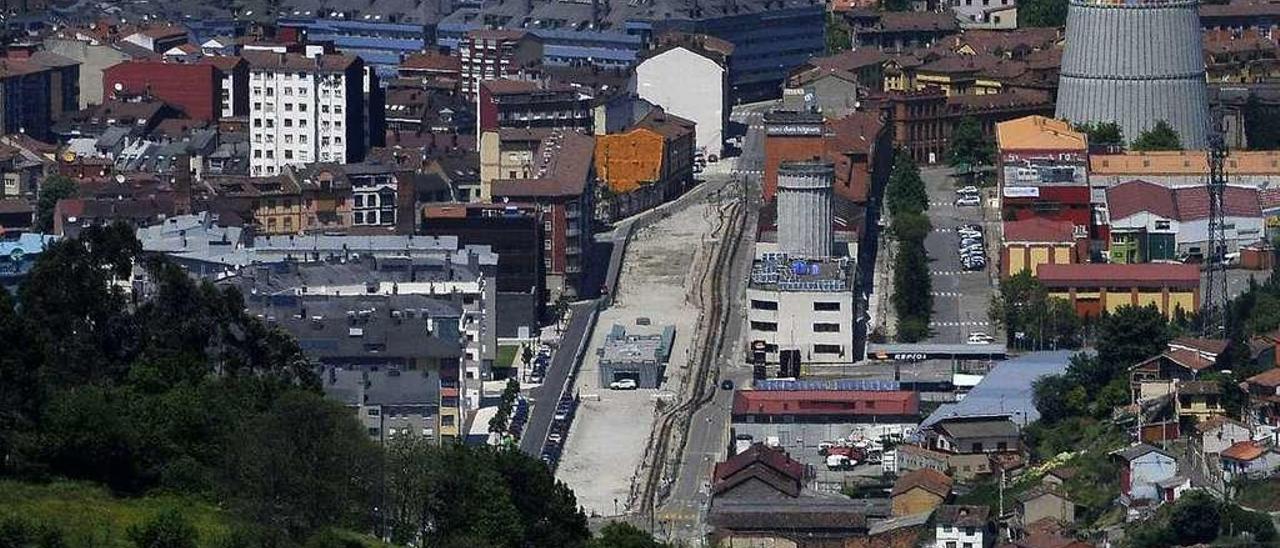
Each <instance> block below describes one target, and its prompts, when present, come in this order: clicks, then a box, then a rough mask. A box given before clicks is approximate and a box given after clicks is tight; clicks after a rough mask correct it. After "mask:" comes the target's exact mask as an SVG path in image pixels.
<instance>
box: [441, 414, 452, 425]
mask: <svg viewBox="0 0 1280 548" xmlns="http://www.w3.org/2000/svg"><path fill="white" fill-rule="evenodd" d="M440 426H453V415H441V416H440Z"/></svg>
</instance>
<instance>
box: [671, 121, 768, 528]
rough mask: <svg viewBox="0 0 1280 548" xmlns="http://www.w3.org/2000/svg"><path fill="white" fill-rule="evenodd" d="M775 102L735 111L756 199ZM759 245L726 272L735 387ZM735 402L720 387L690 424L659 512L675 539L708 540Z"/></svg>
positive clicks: (750, 222)
mask: <svg viewBox="0 0 1280 548" xmlns="http://www.w3.org/2000/svg"><path fill="white" fill-rule="evenodd" d="M773 106H774V103H773V102H768V103H756V104H752V105H746V106H742V107H739V108H738V109H735V111H734V113H733V115H732V119H733V120H734V121H735V122H738V123H741V124H743V125H744V126H746V127H745V128H744V129H746V131H747V133H746V135H745V137H744V138H743V147H742V148H743V151H742V155H741V156H740V157H738V158H737V159H736V166H735V169H734V173H736V174H738V175H739V176H740V177H743V178H745V179H746V181H747V183H748V186H749V188H750V189H752V190H751V196H752V201H753V202H754V201H756V200H758V199H759V180H760V174H761V173H762V170H763V168H764V132H763V126H762V125H761V124H762V117H763V114H764V112H765V111H767V110H769V109H770V108H772V107H773ZM755 222H756V211H755V207H754V206H752V207H749V208H748V210H747V225H746V229H745V230H744V231H743V234H744V236H743V237H744V238H752V237H753V235H754V234H755ZM753 253H754V246H753V245H751V242H750V240H748V241H744V242H743V245H742V247H741V248H739V250H738V255H737V256H736V257H735V260H734V263H733V266H732V268H730V269H729V272H727V273H725V275H726V276H729V277H730V278H729V279H730V289H729V291H728V298H729V299H730V303H729V311H730V317H729V319H728V322H727V328H726V332H725V337H724V347H723V348H722V349H721V351H722V353H721V355H720V359H719V363H720V378H721V379H722V380H723V379H728V380H732V381H733V382H734V385H735V386H746V385H747V384H748V383H749V382H750V378H751V369H750V368H749V367H747V366H746V365H745V363H746V362H745V360H744V358H743V347H744V344H743V341H742V340H741V339H742V327H743V323H744V322H745V317H746V310H745V308H744V305H743V304H742V303H744V302H745V300H744V298H745V294H746V284H747V278H748V276H747V273H748V272H749V271H750V269H751V260H752V256H753ZM732 406H733V391H731V390H721V389H720V388H718V387H717V388H716V391H715V395H714V396H713V399H712V400H711V402H709V403H708V404H707V405H705V406H703V407H702V408H701V409H699V410H698V411H697V412H696V413H694V416H693V420H692V421H691V423H690V427H689V428H690V432H689V435H688V441H687V443H686V444H685V451H684V455H683V456H682V458H681V462H680V469H679V475H678V477H677V479H676V482H675V483H674V484H673V485H672V488H671V492H670V496H669V497H668V498H667V500H666V502H665V503H664V504H663V505H662V506H661V508H660V509H659V510H658V512H657V516H655V519H656V523H655V524H654V525H655V526H656V528H657V530H658V532H660V533H661V532H665V533H666V534H667V536H668V537H669V538H673V539H682V540H687V541H691V542H697V541H698V540H699V539H701V538H703V534H704V533H705V531H704V525H705V519H704V518H705V515H706V508H707V505H708V503H709V502H710V495H709V492H708V490H707V489H708V487H709V485H710V481H711V469H712V467H713V466H714V465H715V463H716V462H717V461H719V460H722V459H723V458H724V456H725V452H726V448H727V446H728V444H729V437H728V436H729V418H730V417H729V412H730V410H731V409H732Z"/></svg>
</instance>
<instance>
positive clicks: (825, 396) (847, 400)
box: [733, 390, 920, 423]
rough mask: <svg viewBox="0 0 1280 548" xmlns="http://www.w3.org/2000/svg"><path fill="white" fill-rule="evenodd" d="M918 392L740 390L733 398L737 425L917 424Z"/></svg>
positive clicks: (734, 418) (734, 416) (734, 417)
mask: <svg viewBox="0 0 1280 548" xmlns="http://www.w3.org/2000/svg"><path fill="white" fill-rule="evenodd" d="M919 412H920V398H919V395H918V394H916V393H915V392H908V391H884V392H873V391H863V390H739V391H737V392H735V393H734V394H733V420H734V421H735V422H740V421H742V422H746V421H754V422H757V423H768V422H792V421H794V422H810V423H823V422H840V423H847V422H855V421H858V420H871V419H873V418H875V419H877V420H880V421H889V420H895V419H902V420H914V419H916V418H918V415H919Z"/></svg>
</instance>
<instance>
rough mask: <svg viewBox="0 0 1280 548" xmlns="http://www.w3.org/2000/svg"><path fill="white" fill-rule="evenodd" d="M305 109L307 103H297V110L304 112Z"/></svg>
mask: <svg viewBox="0 0 1280 548" xmlns="http://www.w3.org/2000/svg"><path fill="white" fill-rule="evenodd" d="M306 111H307V104H306V103H298V112H306Z"/></svg>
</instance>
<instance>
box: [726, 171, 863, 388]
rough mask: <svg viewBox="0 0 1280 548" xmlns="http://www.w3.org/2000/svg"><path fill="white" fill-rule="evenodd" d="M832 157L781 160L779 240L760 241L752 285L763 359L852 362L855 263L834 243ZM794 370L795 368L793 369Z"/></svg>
mask: <svg viewBox="0 0 1280 548" xmlns="http://www.w3.org/2000/svg"><path fill="white" fill-rule="evenodd" d="M833 178H834V174H833V172H832V166H831V164H830V163H824V162H788V163H784V164H782V165H781V167H780V168H779V176H778V194H777V237H776V242H765V241H762V242H759V243H758V244H757V246H756V258H755V261H754V262H753V264H752V267H751V278H750V282H749V283H748V286H747V299H748V301H749V302H750V305H749V310H748V312H747V322H748V325H747V327H748V340H750V341H751V344H752V345H753V347H754V348H758V350H757V351H755V352H754V354H755V355H754V356H753V360H754V361H756V362H757V363H758V364H766V363H768V364H774V363H777V364H780V365H783V369H784V372H783V374H782V375H781V376H784V377H791V376H798V375H797V374H796V373H798V371H799V369H800V367H801V364H802V363H803V364H809V365H830V364H841V363H852V362H854V361H857V358H856V357H855V356H854V354H853V352H854V346H853V343H854V341H853V327H854V325H853V322H854V318H855V317H856V315H857V312H856V305H857V301H856V299H855V298H854V292H853V288H854V277H855V268H854V261H853V260H852V259H851V258H850V257H852V256H855V255H856V252H850V251H849V249H848V244H847V243H841V244H840V245H837V243H836V241H835V231H834V226H833V224H834V222H835V216H834V214H833V205H832V189H831V184H832V179H833ZM793 368H794V369H793Z"/></svg>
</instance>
